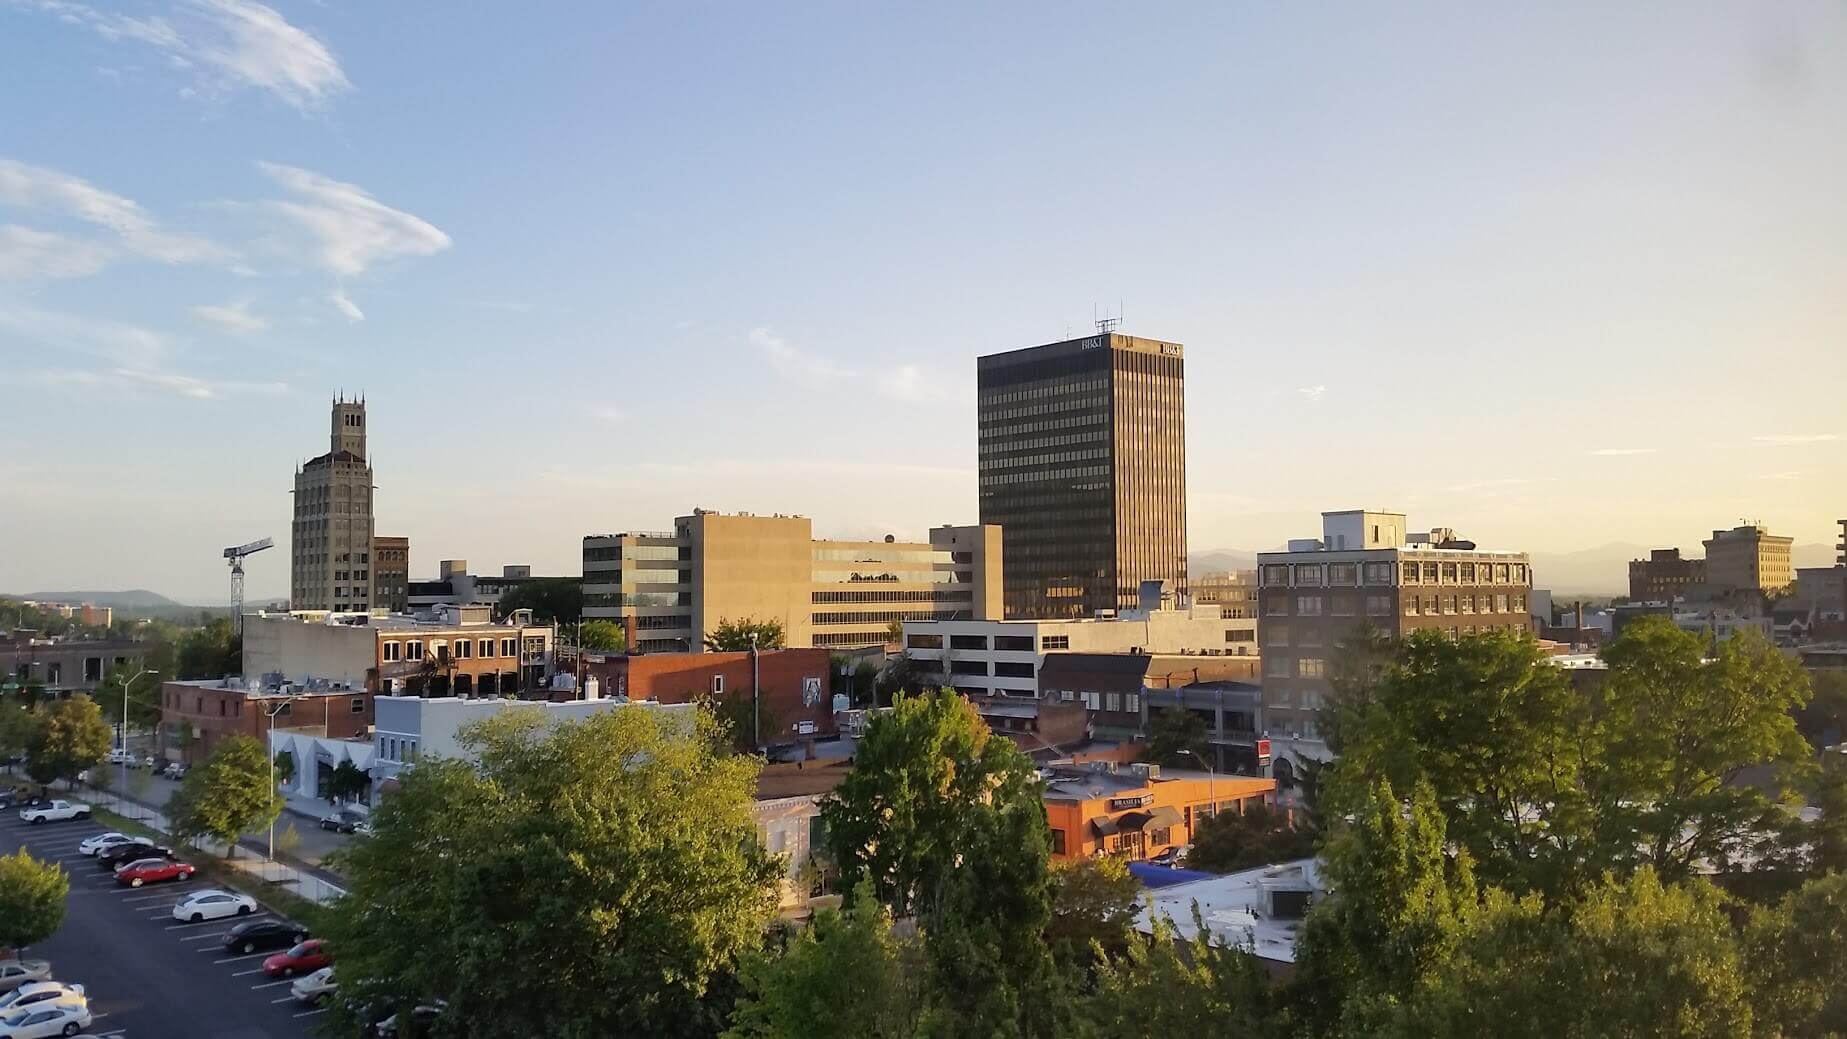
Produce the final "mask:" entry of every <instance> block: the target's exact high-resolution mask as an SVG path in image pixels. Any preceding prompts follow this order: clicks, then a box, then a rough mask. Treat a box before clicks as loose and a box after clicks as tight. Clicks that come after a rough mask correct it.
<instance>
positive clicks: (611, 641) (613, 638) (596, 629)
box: [577, 621, 628, 653]
mask: <svg viewBox="0 0 1847 1039" xmlns="http://www.w3.org/2000/svg"><path fill="white" fill-rule="evenodd" d="M577 648H578V649H582V650H587V651H589V652H591V653H620V652H622V651H623V650H625V649H627V648H628V632H627V631H625V630H623V628H622V625H620V624H617V623H616V622H615V621H584V622H583V623H582V624H581V625H579V626H578V629H577Z"/></svg>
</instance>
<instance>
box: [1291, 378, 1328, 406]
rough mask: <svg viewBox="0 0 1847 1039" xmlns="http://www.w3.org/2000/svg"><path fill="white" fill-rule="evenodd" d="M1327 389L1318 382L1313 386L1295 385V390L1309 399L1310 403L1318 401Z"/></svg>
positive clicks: (1305, 398)
mask: <svg viewBox="0 0 1847 1039" xmlns="http://www.w3.org/2000/svg"><path fill="white" fill-rule="evenodd" d="M1327 391H1328V388H1327V387H1326V386H1323V385H1321V384H1319V383H1317V384H1315V385H1313V386H1298V387H1296V392H1297V393H1299V394H1301V395H1302V398H1303V399H1304V400H1307V401H1310V402H1311V403H1312V402H1314V401H1319V400H1320V399H1321V398H1322V396H1323V395H1325V394H1326V393H1327Z"/></svg>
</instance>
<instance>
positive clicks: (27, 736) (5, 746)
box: [0, 703, 39, 767]
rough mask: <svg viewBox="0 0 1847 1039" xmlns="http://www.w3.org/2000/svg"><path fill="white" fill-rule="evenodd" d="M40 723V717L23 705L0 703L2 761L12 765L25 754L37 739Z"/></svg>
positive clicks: (0, 755) (0, 756)
mask: <svg viewBox="0 0 1847 1039" xmlns="http://www.w3.org/2000/svg"><path fill="white" fill-rule="evenodd" d="M38 722H39V720H38V716H37V715H36V714H34V713H33V712H31V711H28V710H26V708H25V706H24V705H23V704H16V703H0V760H5V761H7V762H9V763H10V762H11V761H12V759H13V758H14V757H16V756H18V755H20V754H24V753H25V752H26V750H27V748H29V747H31V746H32V744H33V742H34V740H35V739H36V738H37V736H36V730H37V728H38ZM9 767H11V766H10V765H9Z"/></svg>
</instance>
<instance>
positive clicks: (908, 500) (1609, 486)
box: [0, 0, 1847, 602]
mask: <svg viewBox="0 0 1847 1039" xmlns="http://www.w3.org/2000/svg"><path fill="white" fill-rule="evenodd" d="M1844 34H1847V4H1843V3H1841V2H1839V0H1833V2H1801V0H1792V2H1789V3H1777V4H1762V3H1754V2H1737V3H1686V2H1673V3H1654V4H1650V3H1634V4H1623V5H1608V4H1598V3H1558V4H1545V5H1515V6H1510V5H1478V4H1464V3H1436V4H1423V3H1414V2H1407V3H1402V4H1391V5H1375V4H1358V3H1351V4H1322V5H1300V4H1287V5H1285V4H1255V3H1218V2H1214V3H1199V4H1186V3H1178V4H1169V5H1163V6H1161V7H1160V8H1159V9H1158V12H1155V11H1154V9H1146V8H1137V7H1134V6H1133V5H1130V6H1124V5H1121V4H1102V3H1094V4H1092V3H1064V4H1056V5H1053V4H1006V5H993V4H958V3H948V2H945V3H935V4H907V5H890V4H858V3H837V4H829V3H818V2H817V3H803V4H742V3H715V4H658V5H649V4H626V3H624V4H611V3H583V4H577V3H562V2H560V3H544V4H528V5H501V4H435V3H423V2H411V0H404V2H398V3H391V4H379V3H359V2H350V0H326V2H324V3H312V2H305V0H299V2H288V3H279V4H277V5H276V6H273V7H272V6H265V5H263V4H259V3H255V2H251V0H124V2H122V3H120V4H112V5H105V4H104V3H103V2H102V0H94V2H78V0H0V401H4V404H0V590H6V591H14V592H23V591H32V590H48V589H74V588H82V589H124V588H137V587H138V588H149V589H153V590H155V591H158V592H162V593H164V594H167V595H170V596H173V597H175V598H179V599H182V600H185V601H195V602H209V601H223V600H224V599H225V598H227V597H228V591H227V585H228V579H227V577H226V574H225V568H224V564H223V560H222V559H221V558H220V550H221V549H222V548H223V547H225V546H228V545H235V544H240V543H243V542H247V541H251V540H254V539H256V538H260V537H265V536H270V537H275V538H276V539H277V540H278V542H280V543H281V544H283V545H285V546H286V543H287V536H288V529H289V517H290V490H291V488H292V480H293V477H292V472H293V468H294V466H295V465H296V464H297V463H298V462H299V461H301V460H303V459H306V458H308V457H311V456H313V455H315V454H318V453H320V452H322V451H324V450H326V443H327V434H328V423H329V420H328V410H327V409H328V404H329V401H330V399H331V398H332V397H333V396H334V395H335V394H336V393H340V392H344V393H348V394H355V393H363V394H364V395H365V397H366V399H367V401H368V404H369V411H370V433H371V450H372V456H373V461H374V466H375V470H376V482H377V485H378V492H377V511H378V520H377V529H378V532H379V533H380V534H398V535H408V536H409V537H410V538H411V539H412V563H413V573H414V574H415V575H417V576H424V575H433V574H434V571H435V569H436V561H437V560H439V559H445V558H465V559H468V560H469V561H470V563H471V564H472V565H473V567H474V569H475V570H476V572H498V567H499V566H501V565H502V564H505V563H530V564H532V565H533V566H534V567H535V571H536V572H547V573H563V574H575V573H577V572H578V571H579V561H580V560H579V553H580V544H579V539H580V538H581V536H582V535H583V534H585V533H591V532H605V531H612V530H625V529H659V528H663V527H667V526H669V525H670V523H671V521H672V519H673V517H675V516H677V515H682V514H685V513H687V512H690V511H691V510H692V509H693V508H694V507H704V508H713V509H723V510H726V511H735V510H746V511H752V512H763V513H769V512H792V513H800V514H803V515H808V516H812V517H814V518H815V521H816V530H817V533H818V534H820V535H822V536H843V537H869V536H876V535H880V534H884V533H894V534H897V535H898V536H899V537H900V539H921V538H922V537H923V535H924V532H925V531H926V530H927V529H928V528H929V527H931V526H934V525H939V524H943V523H967V522H973V521H974V520H975V519H976V515H977V506H976V498H975V419H974V381H975V358H976V356H978V355H980V354H984V353H991V352H996V351H1000V350H1006V349H1013V348H1018V347H1024V346H1031V345H1036V344H1039V343H1044V342H1050V341H1054V340H1057V339H1061V338H1065V337H1067V336H1071V335H1078V334H1083V333H1085V332H1087V331H1088V330H1090V328H1091V327H1092V322H1093V320H1094V319H1095V318H1096V317H1097V316H1099V315H1104V314H1108V315H1120V317H1121V318H1122V320H1123V325H1122V327H1123V330H1124V331H1128V332H1132V333H1134V334H1137V335H1142V336H1148V337H1153V338H1159V339H1166V340H1173V341H1179V342H1182V343H1184V344H1185V346H1186V351H1187V354H1186V356H1187V372H1186V377H1187V390H1188V392H1187V410H1188V419H1189V421H1188V423H1187V426H1188V494H1189V502H1188V511H1189V540H1190V543H1191V546H1192V548H1193V549H1194V550H1195V551H1205V550H1211V549H1241V550H1260V549H1268V548H1272V547H1276V546H1278V545H1280V544H1281V543H1282V542H1283V541H1284V540H1285V539H1287V538H1289V537H1299V536H1305V535H1312V534H1314V533H1316V532H1317V531H1318V526H1319V521H1318V518H1317V514H1318V513H1319V512H1320V511H1322V510H1323V509H1339V508H1354V507H1370V508H1396V509H1401V510H1404V511H1407V512H1409V513H1410V517H1411V522H1412V524H1413V525H1414V526H1415V527H1428V526H1436V525H1443V526H1450V527H1455V528H1457V529H1458V530H1459V531H1460V532H1462V533H1463V535H1464V536H1467V537H1472V538H1474V539H1475V540H1477V541H1479V542H1481V543H1483V544H1484V545H1493V546H1495V547H1509V548H1525V549H1529V550H1532V551H1548V552H1563V551H1571V550H1575V549H1582V548H1588V547H1592V546H1597V545H1602V544H1607V543H1610V542H1632V543H1636V544H1661V545H1672V544H1679V545H1684V546H1688V547H1691V548H1694V549H1697V542H1698V539H1699V538H1700V537H1701V536H1703V535H1704V534H1705V533H1707V532H1709V531H1710V530H1711V529H1713V528H1715V527H1722V526H1731V525H1733V524H1735V523H1737V522H1738V521H1740V520H1741V519H1753V520H1760V521H1762V522H1764V523H1765V524H1767V525H1769V526H1770V527H1771V528H1772V530H1773V531H1775V532H1777V533H1783V534H1790V535H1793V536H1795V537H1796V539H1797V541H1798V542H1799V543H1802V542H1831V541H1833V540H1834V537H1835V534H1836V528H1835V527H1834V525H1833V524H1834V521H1835V520H1836V519H1838V518H1839V517H1841V516H1842V515H1847V500H1843V494H1842V491H1841V488H1842V487H1843V486H1847V418H1843V415H1844V414H1847V411H1844V409H1843V406H1842V402H1843V399H1844V394H1847V191H1843V190H1842V184H1843V183H1847V47H1843V46H1841V40H1842V39H1843V36H1844ZM287 573H288V565H287V558H286V553H285V552H284V551H277V552H273V553H269V554H267V555H265V556H258V557H256V558H255V559H253V560H252V561H251V563H250V577H249V591H250V594H251V596H252V597H262V596H269V595H279V594H286V591H287ZM1542 576H1543V575H1542Z"/></svg>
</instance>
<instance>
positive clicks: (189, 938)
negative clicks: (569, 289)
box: [180, 931, 224, 942]
mask: <svg viewBox="0 0 1847 1039" xmlns="http://www.w3.org/2000/svg"><path fill="white" fill-rule="evenodd" d="M223 937H224V935H223V934H221V933H219V932H217V931H207V932H205V933H204V934H189V935H186V936H184V937H182V938H180V941H182V942H207V941H211V940H212V939H213V938H223Z"/></svg>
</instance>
